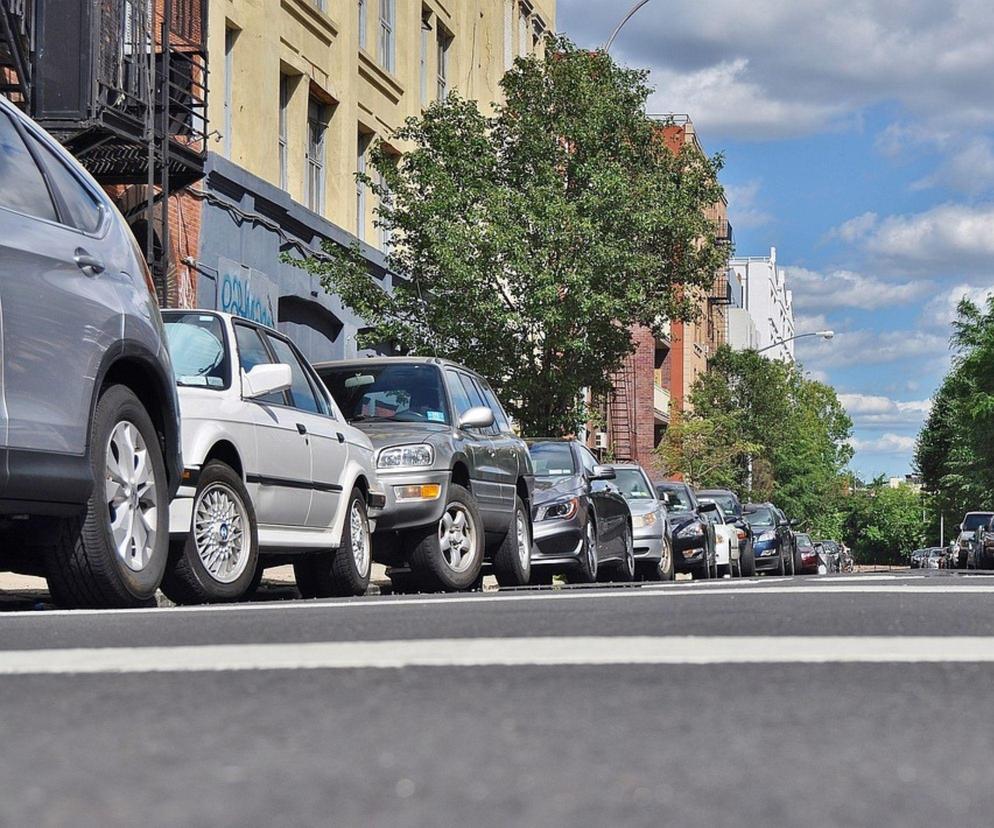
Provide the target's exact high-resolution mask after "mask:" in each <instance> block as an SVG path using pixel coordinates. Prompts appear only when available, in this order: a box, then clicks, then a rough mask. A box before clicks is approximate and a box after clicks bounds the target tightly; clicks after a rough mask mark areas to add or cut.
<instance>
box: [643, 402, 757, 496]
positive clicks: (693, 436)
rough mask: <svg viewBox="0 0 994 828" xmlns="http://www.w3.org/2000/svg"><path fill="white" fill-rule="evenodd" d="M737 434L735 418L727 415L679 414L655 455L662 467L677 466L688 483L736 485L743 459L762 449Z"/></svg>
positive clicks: (721, 486)
mask: <svg viewBox="0 0 994 828" xmlns="http://www.w3.org/2000/svg"><path fill="white" fill-rule="evenodd" d="M738 434H739V429H738V427H737V423H736V422H735V419H734V418H733V417H729V416H727V415H715V416H712V417H707V418H699V417H685V418H681V419H679V420H677V422H675V423H674V424H673V425H672V426H670V428H669V429H668V430H667V432H666V437H665V438H664V440H663V443H662V445H661V446H660V447H659V455H660V458H661V459H662V461H663V464H664V467H665V468H667V469H678V470H679V471H680V472H681V474H682V475H683V477H684V479H685V480H686V481H687V482H688V483H689V484H691V485H692V486H696V487H698V488H702V489H728V488H731V489H736V488H739V483H740V480H739V478H740V471H741V467H742V462H743V459H744V458H747V457H749V456H750V455H756V454H758V453H759V452H760V451H761V450H762V446H761V445H760V444H759V443H750V442H748V441H745V440H742V439H740V438H739V437H738Z"/></svg>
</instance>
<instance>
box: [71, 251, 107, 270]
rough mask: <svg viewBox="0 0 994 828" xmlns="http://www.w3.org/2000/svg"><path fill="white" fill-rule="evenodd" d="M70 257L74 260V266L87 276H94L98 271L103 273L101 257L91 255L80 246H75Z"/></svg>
mask: <svg viewBox="0 0 994 828" xmlns="http://www.w3.org/2000/svg"><path fill="white" fill-rule="evenodd" d="M72 258H73V261H74V262H76V266H77V267H78V268H79V269H80V270H82V271H83V273H85V274H86V275H87V276H96V275H97V274H98V273H103V272H104V270H106V267H105V266H104V263H103V261H102V260H101V259H98V258H97V257H96V256H93V255H91V254H90V253H88V252H87V251H86V250H85V249H84V248H82V247H77V248H76V251H75V253H73V257H72Z"/></svg>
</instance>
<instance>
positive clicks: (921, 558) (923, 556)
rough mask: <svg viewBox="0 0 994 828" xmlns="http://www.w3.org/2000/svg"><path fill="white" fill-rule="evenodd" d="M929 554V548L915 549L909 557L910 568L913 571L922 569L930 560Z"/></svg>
mask: <svg viewBox="0 0 994 828" xmlns="http://www.w3.org/2000/svg"><path fill="white" fill-rule="evenodd" d="M928 552H929V550H928V549H927V548H923V549H913V550H912V551H911V554H909V555H908V564H909V565H910V567H911V568H912V569H922V568H923V567H924V566H925V562H926V560H927V559H928Z"/></svg>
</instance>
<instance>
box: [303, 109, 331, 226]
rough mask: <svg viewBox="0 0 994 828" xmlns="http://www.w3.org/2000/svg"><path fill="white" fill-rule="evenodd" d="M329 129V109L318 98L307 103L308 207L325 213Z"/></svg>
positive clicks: (306, 188) (316, 211)
mask: <svg viewBox="0 0 994 828" xmlns="http://www.w3.org/2000/svg"><path fill="white" fill-rule="evenodd" d="M327 128H328V118H327V107H326V106H325V105H324V104H323V103H321V101H319V100H318V99H317V98H311V99H310V100H309V101H308V103H307V165H306V166H307V184H306V187H305V190H306V191H307V206H308V207H309V208H310V209H311V210H313V211H314V212H315V213H321V212H324V134H325V131H326V130H327Z"/></svg>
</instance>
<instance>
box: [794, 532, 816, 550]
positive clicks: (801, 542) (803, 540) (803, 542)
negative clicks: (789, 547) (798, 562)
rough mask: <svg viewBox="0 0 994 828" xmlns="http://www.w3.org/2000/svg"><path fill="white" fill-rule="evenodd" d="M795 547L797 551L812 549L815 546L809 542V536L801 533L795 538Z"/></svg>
mask: <svg viewBox="0 0 994 828" xmlns="http://www.w3.org/2000/svg"><path fill="white" fill-rule="evenodd" d="M797 546H798V548H799V549H814V546H815V545H814V544H813V543H812V542H811V536H810V535H805V534H804V533H803V532H802V533H800V534H798V536H797Z"/></svg>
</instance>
